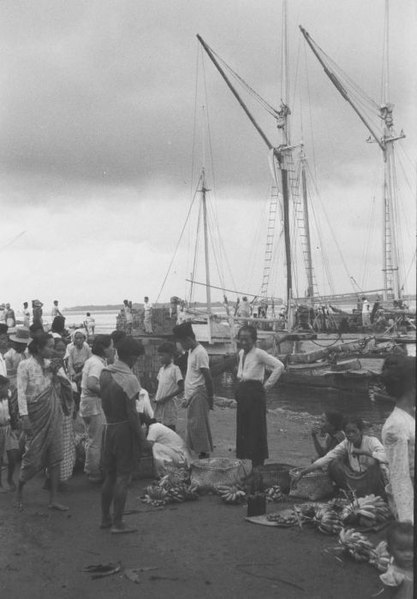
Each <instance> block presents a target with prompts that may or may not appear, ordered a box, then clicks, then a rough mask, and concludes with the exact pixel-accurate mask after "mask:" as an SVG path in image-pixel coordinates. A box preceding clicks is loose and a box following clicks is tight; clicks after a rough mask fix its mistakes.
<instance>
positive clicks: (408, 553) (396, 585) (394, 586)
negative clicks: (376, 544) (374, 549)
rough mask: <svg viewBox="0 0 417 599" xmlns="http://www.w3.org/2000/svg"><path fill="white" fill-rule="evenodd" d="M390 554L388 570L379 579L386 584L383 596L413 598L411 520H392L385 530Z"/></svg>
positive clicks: (403, 598)
mask: <svg viewBox="0 0 417 599" xmlns="http://www.w3.org/2000/svg"><path fill="white" fill-rule="evenodd" d="M387 549H388V551H389V553H390V555H391V562H390V565H389V566H388V570H387V571H386V572H385V573H384V574H381V576H380V579H381V580H382V582H383V583H384V585H385V586H386V589H385V593H384V595H383V597H392V598H395V599H413V586H414V585H413V566H414V527H413V525H412V524H411V522H393V524H391V526H390V527H389V529H388V532H387Z"/></svg>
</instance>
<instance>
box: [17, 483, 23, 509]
mask: <svg viewBox="0 0 417 599" xmlns="http://www.w3.org/2000/svg"><path fill="white" fill-rule="evenodd" d="M24 486H25V481H23V480H20V479H19V482H18V483H17V509H18V510H19V512H21V511H22V510H23V487H24Z"/></svg>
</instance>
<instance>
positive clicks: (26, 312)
mask: <svg viewBox="0 0 417 599" xmlns="http://www.w3.org/2000/svg"><path fill="white" fill-rule="evenodd" d="M30 316H31V314H30V310H29V305H28V303H27V302H24V303H23V326H24V327H26V328H27V329H28V328H29V327H30Z"/></svg>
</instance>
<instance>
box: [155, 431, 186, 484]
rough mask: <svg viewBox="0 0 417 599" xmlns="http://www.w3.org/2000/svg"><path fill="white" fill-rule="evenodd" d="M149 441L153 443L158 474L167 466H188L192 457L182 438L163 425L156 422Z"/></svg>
mask: <svg viewBox="0 0 417 599" xmlns="http://www.w3.org/2000/svg"><path fill="white" fill-rule="evenodd" d="M147 439H148V441H153V446H152V453H153V458H154V461H155V466H156V470H157V472H158V474H161V473H162V471H163V469H164V467H165V466H166V465H171V466H178V467H181V466H188V465H189V464H190V462H191V456H190V453H189V451H188V449H187V446H186V444H185V442H184V440H183V439H181V437H180V436H179V435H178V434H177V433H176V432H174V431H173V430H171V429H170V428H168V427H167V426H164V425H163V424H161V423H159V422H156V423H154V424H151V425H150V426H149V432H148V436H147Z"/></svg>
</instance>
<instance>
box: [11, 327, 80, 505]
mask: <svg viewBox="0 0 417 599" xmlns="http://www.w3.org/2000/svg"><path fill="white" fill-rule="evenodd" d="M29 352H30V358H28V359H27V360H23V361H22V362H21V363H20V364H19V366H18V369H17V393H18V404H19V413H20V416H21V418H22V420H23V429H24V431H25V432H26V435H27V448H26V451H25V453H24V455H23V458H22V464H21V468H20V474H19V485H18V490H17V505H18V508H19V509H20V510H21V509H23V488H24V486H25V484H26V483H27V481H28V480H30V479H31V478H33V476H35V474H37V473H38V472H39V471H40V470H41V469H42V468H45V467H47V468H48V472H49V476H50V479H51V485H50V491H49V508H50V509H55V510H60V511H65V510H67V509H68V507H67V506H65V505H62V504H60V503H59V502H58V501H57V499H56V494H57V490H58V483H59V472H60V463H61V461H62V458H63V448H62V404H61V397H60V394H61V392H62V389H61V388H66V389H68V385H69V382H68V380H67V379H66V378H63V377H62V376H61V375H60V373H59V370H60V368H61V362H60V361H59V360H53V359H51V358H53V357H54V340H53V338H52V337H51V336H50V335H48V334H42V335H39V336H38V337H37V338H36V339H33V340H32V342H31V343H30V344H29Z"/></svg>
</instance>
